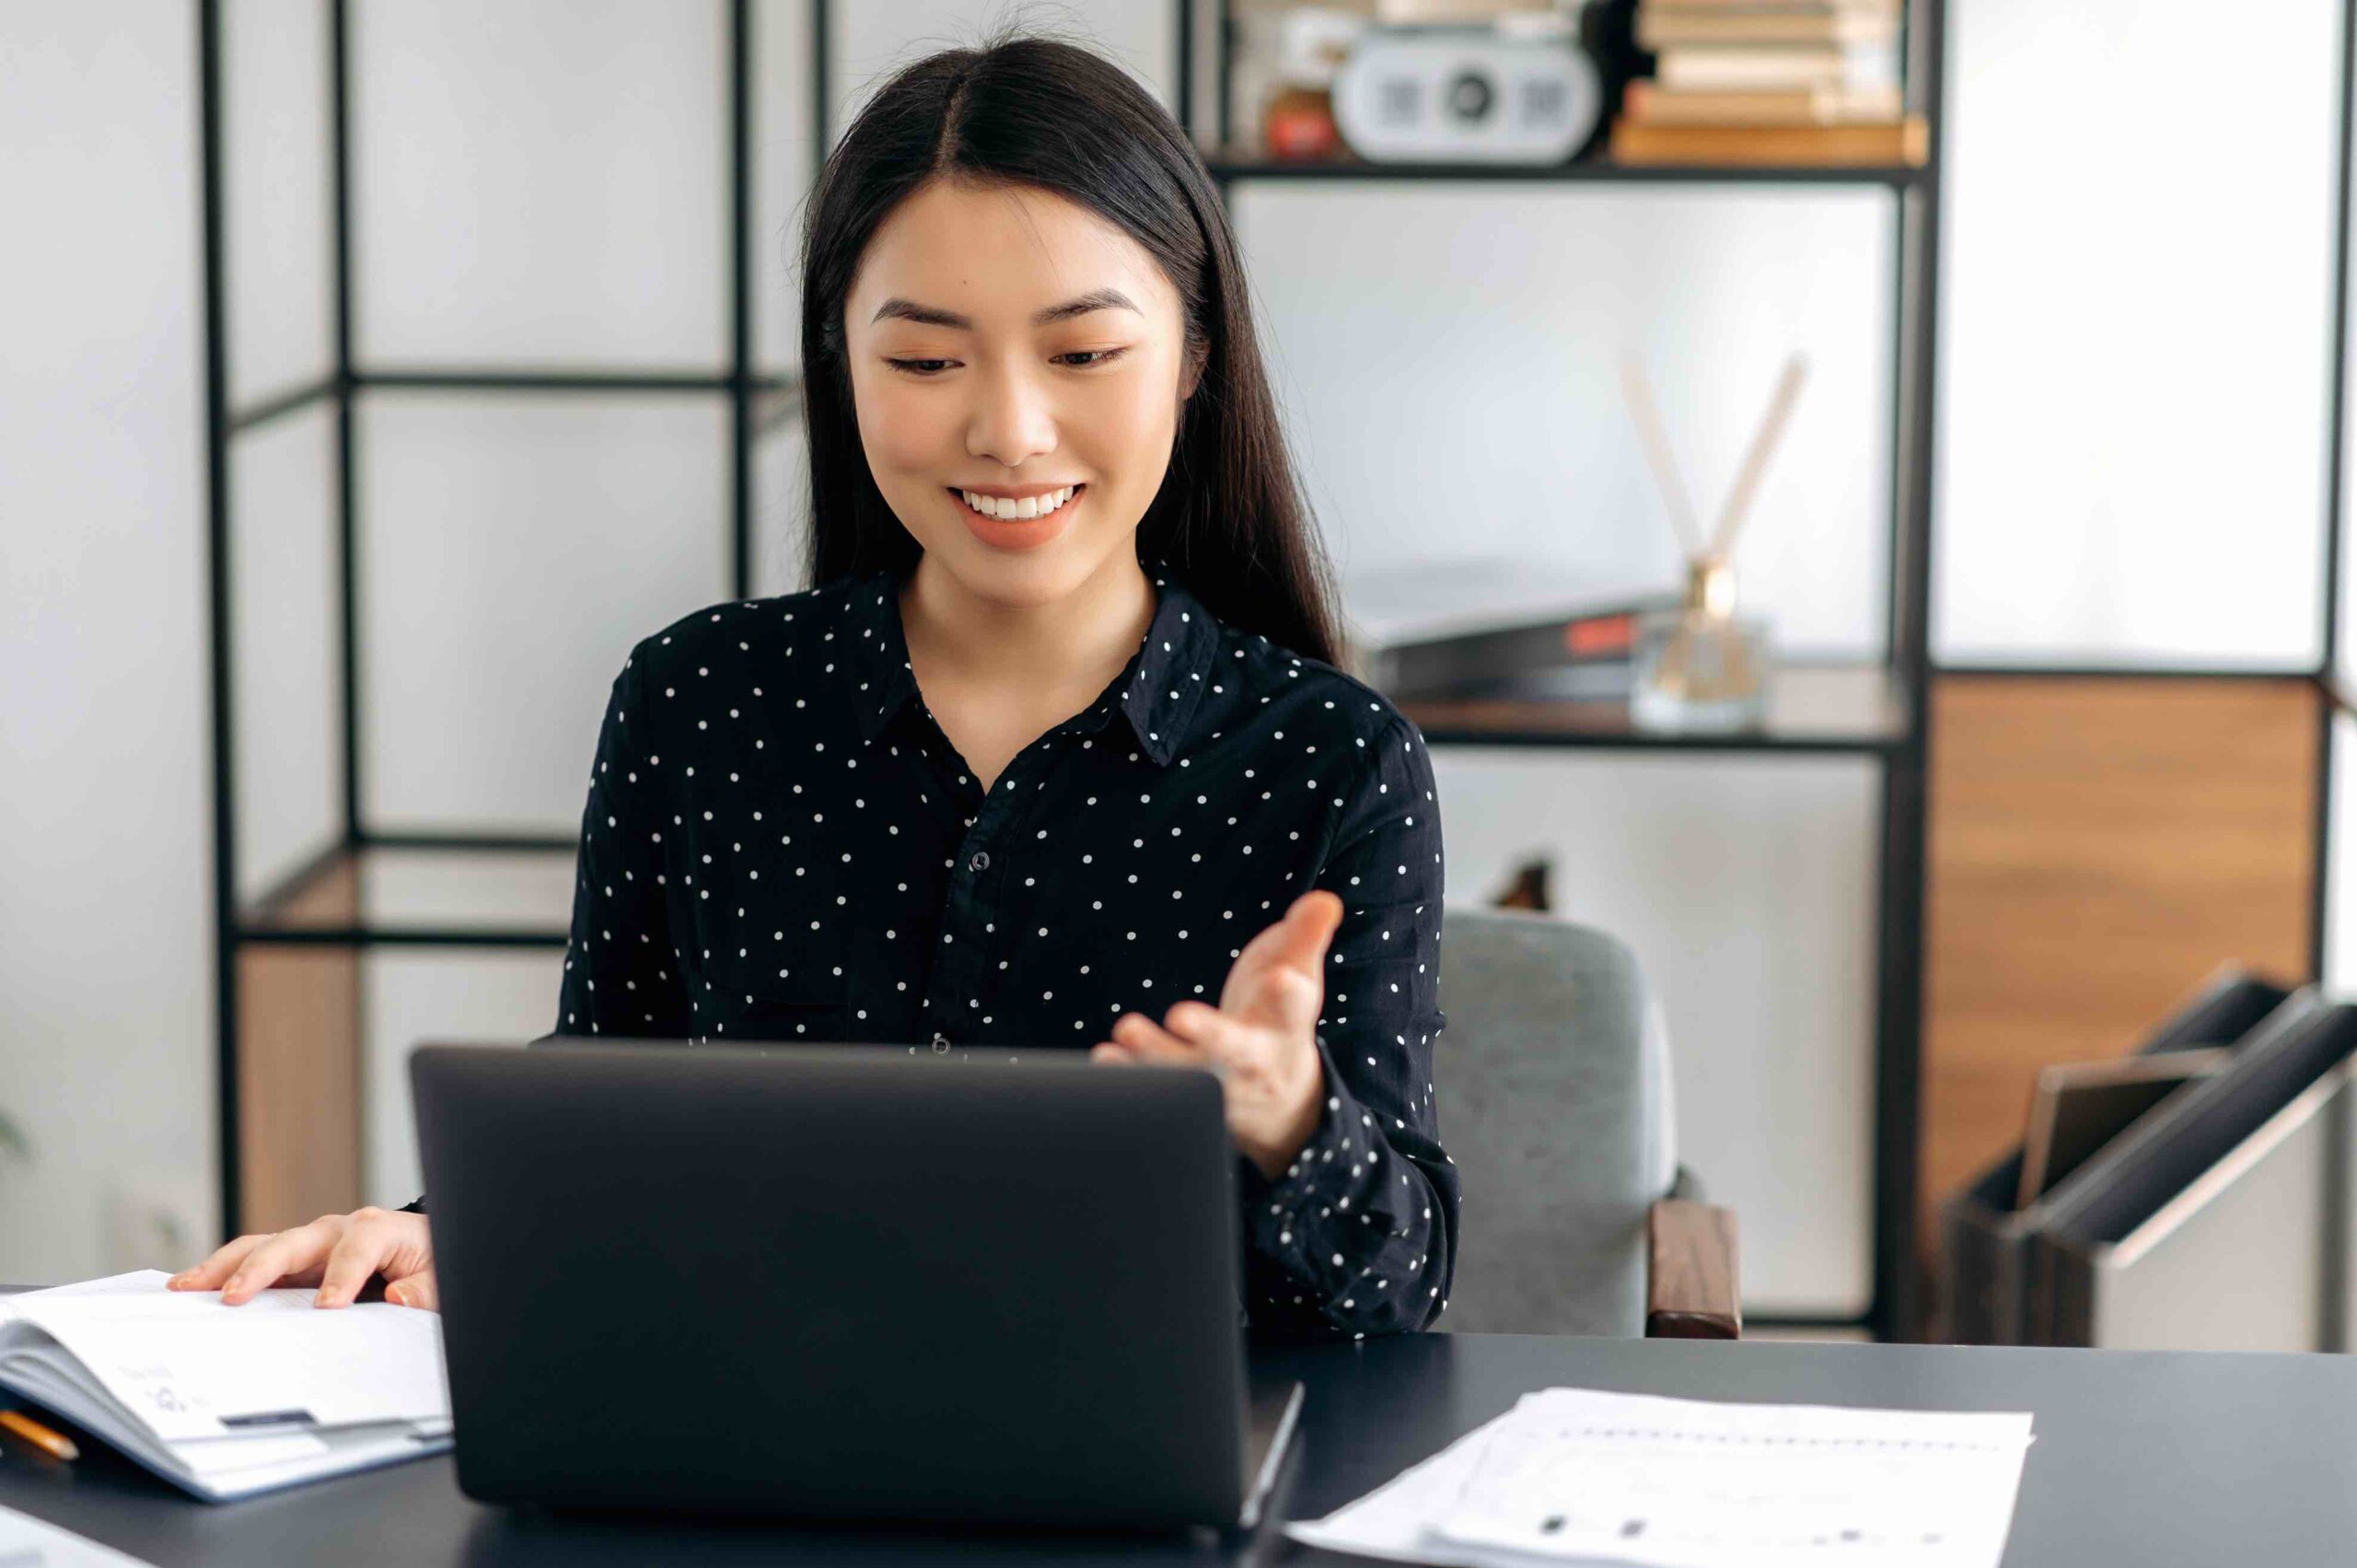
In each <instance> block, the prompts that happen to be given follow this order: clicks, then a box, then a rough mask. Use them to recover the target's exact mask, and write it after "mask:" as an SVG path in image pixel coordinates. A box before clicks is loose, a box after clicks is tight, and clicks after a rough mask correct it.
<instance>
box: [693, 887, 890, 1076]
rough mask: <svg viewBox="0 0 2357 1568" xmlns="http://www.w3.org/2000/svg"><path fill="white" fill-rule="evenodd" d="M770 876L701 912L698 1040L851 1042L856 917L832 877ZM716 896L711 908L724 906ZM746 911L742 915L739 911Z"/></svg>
mask: <svg viewBox="0 0 2357 1568" xmlns="http://www.w3.org/2000/svg"><path fill="white" fill-rule="evenodd" d="M774 886H776V884H772V882H771V879H770V878H768V877H763V878H761V880H760V881H758V882H749V883H748V884H747V885H746V886H745V887H743V888H740V889H731V890H730V892H731V893H732V894H733V895H734V896H733V897H731V898H730V899H729V901H728V902H727V903H726V905H725V906H724V908H723V909H722V910H721V911H720V912H717V913H714V912H712V911H711V910H710V909H709V908H708V907H707V908H706V909H704V910H701V911H699V912H698V913H699V920H698V924H699V926H700V928H701V957H700V958H699V963H698V970H699V972H698V974H697V979H696V986H695V1004H696V1006H695V1015H696V1020H697V1029H696V1032H697V1033H698V1034H700V1035H702V1036H704V1037H706V1038H709V1039H712V1040H840V1039H842V1038H845V1037H844V1036H843V1035H842V1023H843V1018H844V1016H845V1014H846V1012H847V1010H848V1009H847V1004H848V1002H849V999H850V994H851V986H850V967H851V965H850V947H851V944H850V919H849V913H848V905H847V904H838V903H837V902H836V901H835V890H834V889H833V887H832V879H831V878H829V879H827V880H825V881H821V879H820V878H819V877H797V878H794V879H793V882H792V885H791V886H787V887H784V888H783V889H781V890H778V891H772V890H770V889H771V888H772V887H774ZM722 896H723V895H722V894H721V893H720V892H718V891H717V890H715V893H714V898H713V899H712V900H709V902H710V903H720V902H721V900H722ZM740 910H741V911H742V912H741V913H739V911H740Z"/></svg>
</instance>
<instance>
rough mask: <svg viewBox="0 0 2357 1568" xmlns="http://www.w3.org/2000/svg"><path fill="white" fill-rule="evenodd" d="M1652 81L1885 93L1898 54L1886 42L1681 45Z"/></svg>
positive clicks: (1663, 55) (1668, 52)
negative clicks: (1882, 90) (1860, 89)
mask: <svg viewBox="0 0 2357 1568" xmlns="http://www.w3.org/2000/svg"><path fill="white" fill-rule="evenodd" d="M1659 54H1660V58H1659V59H1658V60H1657V61H1656V62H1655V67H1654V79H1655V81H1658V82H1660V83H1661V84H1662V85H1663V86H1664V87H1678V88H1681V89H1683V88H1689V87H1691V88H1697V89H1701V90H1704V91H1713V92H1718V91H1727V90H1731V89H1737V88H1744V89H1757V88H1793V87H1890V86H1896V85H1898V47H1897V46H1896V45H1895V44H1893V43H1890V42H1887V41H1886V42H1879V43H1829V44H1764V43H1755V44H1724V45H1720V44H1699V43H1698V44H1681V45H1679V46H1678V47H1676V48H1673V49H1664V50H1662V51H1660V52H1659Z"/></svg>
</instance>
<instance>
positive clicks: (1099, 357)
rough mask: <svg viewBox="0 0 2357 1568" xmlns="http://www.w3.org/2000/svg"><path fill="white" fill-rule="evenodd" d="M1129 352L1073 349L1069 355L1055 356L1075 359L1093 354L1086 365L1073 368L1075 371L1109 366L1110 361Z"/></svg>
mask: <svg viewBox="0 0 2357 1568" xmlns="http://www.w3.org/2000/svg"><path fill="white" fill-rule="evenodd" d="M1129 352H1130V351H1129V350H1128V349H1127V348H1082V349H1074V351H1073V352H1072V353H1070V354H1058V355H1056V357H1057V358H1058V359H1077V358H1081V357H1084V356H1086V355H1091V354H1093V355H1095V356H1096V357H1094V358H1093V359H1090V360H1089V362H1088V364H1087V365H1076V366H1073V368H1074V369H1075V370H1086V369H1089V368H1091V367H1092V366H1098V365H1107V364H1110V363H1111V362H1112V361H1114V360H1116V359H1119V358H1120V356H1121V355H1123V354H1127V353H1129Z"/></svg>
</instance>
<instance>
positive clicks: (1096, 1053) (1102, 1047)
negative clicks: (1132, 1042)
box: [1088, 1040, 1137, 1065]
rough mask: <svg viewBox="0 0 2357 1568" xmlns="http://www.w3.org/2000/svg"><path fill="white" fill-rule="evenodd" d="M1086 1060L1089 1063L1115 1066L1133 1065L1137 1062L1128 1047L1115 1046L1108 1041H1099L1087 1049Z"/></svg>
mask: <svg viewBox="0 0 2357 1568" xmlns="http://www.w3.org/2000/svg"><path fill="white" fill-rule="evenodd" d="M1088 1059H1089V1060H1090V1061H1091V1062H1110V1063H1116V1064H1117V1065H1119V1064H1123V1063H1133V1062H1135V1061H1136V1060H1137V1058H1136V1057H1135V1056H1134V1055H1132V1054H1131V1051H1130V1048H1129V1047H1128V1046H1126V1045H1117V1044H1115V1043H1114V1042H1113V1041H1111V1040H1098V1041H1097V1043H1096V1044H1095V1045H1092V1046H1090V1047H1089V1048H1088Z"/></svg>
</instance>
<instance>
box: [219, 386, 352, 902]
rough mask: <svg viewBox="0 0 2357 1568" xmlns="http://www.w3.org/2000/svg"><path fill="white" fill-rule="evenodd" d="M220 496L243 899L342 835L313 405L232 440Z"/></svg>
mask: <svg viewBox="0 0 2357 1568" xmlns="http://www.w3.org/2000/svg"><path fill="white" fill-rule="evenodd" d="M229 495H230V500H231V507H230V536H229V554H230V563H231V571H232V573H233V575H234V587H235V592H234V596H233V598H232V605H233V609H232V612H231V613H232V615H233V618H234V619H233V621H232V623H231V642H232V645H233V649H232V651H233V655H234V660H235V667H236V686H235V690H234V695H233V697H232V700H231V707H230V712H231V714H232V717H233V719H234V721H235V724H236V739H235V745H236V751H237V799H238V898H239V900H240V901H244V900H251V899H252V898H254V897H255V896H256V895H257V894H259V893H260V892H261V890H262V889H265V888H267V887H269V886H270V885H271V884H272V883H273V882H276V881H278V880H279V879H280V878H281V877H284V876H285V875H286V874H287V873H288V872H289V871H291V870H293V869H294V868H295V867H296V865H300V864H302V863H303V862H304V861H307V860H308V859H309V858H310V857H311V856H312V855H314V854H318V853H319V851H320V850H322V849H325V848H327V847H328V846H329V845H331V844H332V843H334V842H337V841H338V840H339V839H340V838H341V837H342V834H343V727H342V722H341V714H342V711H343V696H342V688H343V645H342V639H343V633H342V625H343V621H342V616H341V612H340V608H339V607H340V606H341V604H342V602H343V583H342V580H341V574H340V571H339V567H338V564H337V560H336V547H335V536H336V523H335V409H334V407H333V406H332V405H331V404H325V403H322V404H318V405H315V406H313V407H310V408H307V409H304V410H302V411H300V412H296V413H291V414H287V415H285V416H284V417H283V418H281V419H278V420H276V421H274V422H273V423H272V424H265V425H262V426H261V427H259V428H257V429H256V430H254V431H253V432H252V433H251V434H250V435H247V436H239V437H238V440H237V443H236V444H235V445H234V446H233V447H231V448H230V453H229Z"/></svg>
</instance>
